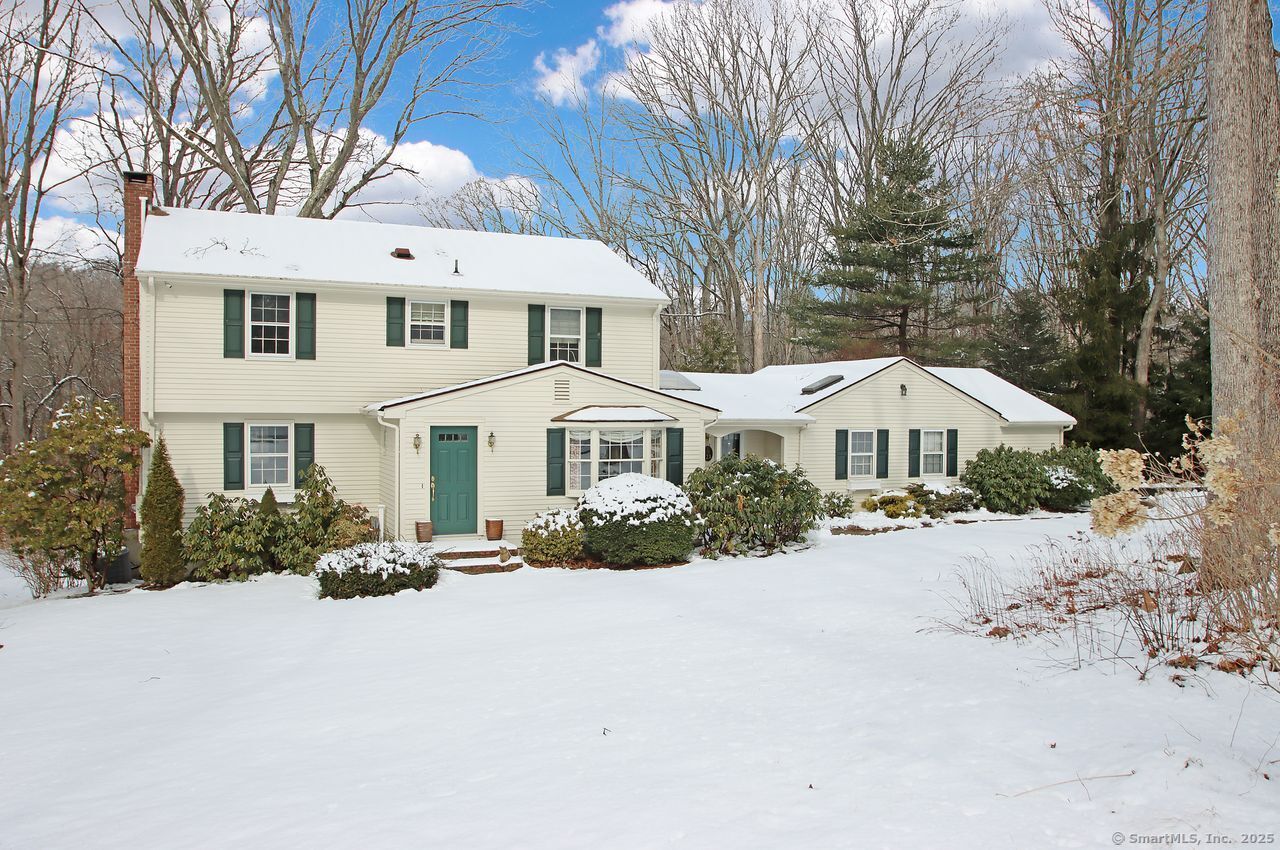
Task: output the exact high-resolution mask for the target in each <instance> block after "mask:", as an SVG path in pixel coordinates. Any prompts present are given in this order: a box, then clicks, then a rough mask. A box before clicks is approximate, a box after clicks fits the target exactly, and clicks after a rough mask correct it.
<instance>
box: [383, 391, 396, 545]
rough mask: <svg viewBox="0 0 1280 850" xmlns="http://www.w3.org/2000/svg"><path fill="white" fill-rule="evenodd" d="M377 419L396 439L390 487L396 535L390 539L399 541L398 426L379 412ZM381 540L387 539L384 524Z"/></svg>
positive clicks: (384, 525)
mask: <svg viewBox="0 0 1280 850" xmlns="http://www.w3.org/2000/svg"><path fill="white" fill-rule="evenodd" d="M377 417H378V424H379V425H381V426H382V427H383V428H389V429H390V430H391V433H393V434H395V438H396V469H395V475H394V478H395V485H394V486H393V487H392V492H391V498H392V499H394V500H395V514H396V534H395V536H394V537H393V538H392V539H393V540H398V539H400V426H399V425H392V424H391V423H390V422H388V421H387V420H386V417H385V414H384V413H383V412H382V411H381V410H379V411H378V415H377ZM382 539H383V540H386V539H387V528H386V524H385V523H384V524H383V527H382Z"/></svg>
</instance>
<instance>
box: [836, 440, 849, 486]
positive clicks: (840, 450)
mask: <svg viewBox="0 0 1280 850" xmlns="http://www.w3.org/2000/svg"><path fill="white" fill-rule="evenodd" d="M848 477H849V432H848V431H844V430H840V431H836V480H837V481H843V480H845V479H846V478H848Z"/></svg>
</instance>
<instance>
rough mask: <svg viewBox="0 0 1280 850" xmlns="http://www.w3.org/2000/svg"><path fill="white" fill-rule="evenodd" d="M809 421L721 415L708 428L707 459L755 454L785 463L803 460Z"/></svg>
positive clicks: (793, 463) (705, 449)
mask: <svg viewBox="0 0 1280 850" xmlns="http://www.w3.org/2000/svg"><path fill="white" fill-rule="evenodd" d="M806 427H807V425H804V424H799V425H798V424H796V423H794V422H788V423H785V424H784V423H779V422H768V421H761V420H734V419H720V420H718V421H717V422H716V423H715V424H713V425H711V426H710V427H708V428H707V438H706V446H705V447H704V450H703V457H704V460H705V461H706V462H708V463H711V462H714V461H717V460H720V459H721V458H723V457H728V456H730V455H733V456H737V457H746V456H747V455H755V456H757V457H762V458H766V459H768V460H772V461H774V462H776V463H780V464H782V465H784V466H795V465H796V464H797V463H799V462H800V441H801V439H802V436H801V435H802V434H803V433H804V429H805V428H806Z"/></svg>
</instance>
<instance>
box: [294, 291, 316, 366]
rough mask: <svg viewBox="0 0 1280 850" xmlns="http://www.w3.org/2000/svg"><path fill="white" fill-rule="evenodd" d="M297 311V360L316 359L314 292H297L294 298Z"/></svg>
mask: <svg viewBox="0 0 1280 850" xmlns="http://www.w3.org/2000/svg"><path fill="white" fill-rule="evenodd" d="M296 298H297V307H296V308H295V309H296V310H297V311H298V354H297V357H298V359H299V360H315V359H316V296H315V293H314V292H299V293H298V294H297V296H296Z"/></svg>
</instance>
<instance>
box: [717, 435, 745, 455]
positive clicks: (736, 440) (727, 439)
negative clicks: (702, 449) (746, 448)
mask: <svg viewBox="0 0 1280 850" xmlns="http://www.w3.org/2000/svg"><path fill="white" fill-rule="evenodd" d="M720 457H742V432H741V431H735V432H734V433H732V434H725V435H724V436H723V437H721V438H720Z"/></svg>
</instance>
